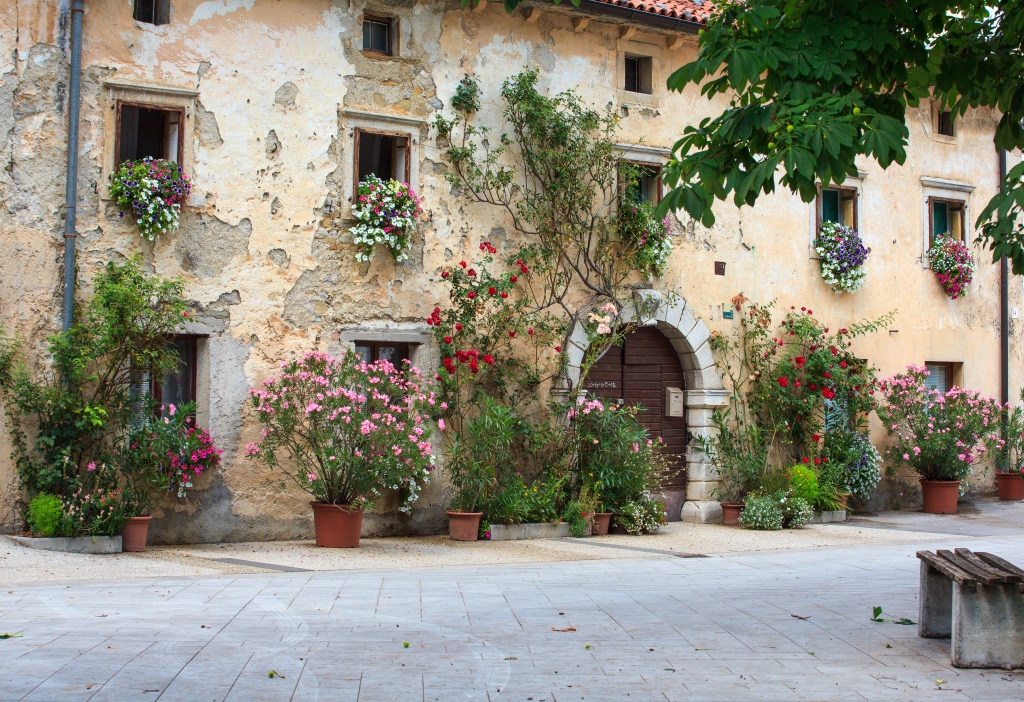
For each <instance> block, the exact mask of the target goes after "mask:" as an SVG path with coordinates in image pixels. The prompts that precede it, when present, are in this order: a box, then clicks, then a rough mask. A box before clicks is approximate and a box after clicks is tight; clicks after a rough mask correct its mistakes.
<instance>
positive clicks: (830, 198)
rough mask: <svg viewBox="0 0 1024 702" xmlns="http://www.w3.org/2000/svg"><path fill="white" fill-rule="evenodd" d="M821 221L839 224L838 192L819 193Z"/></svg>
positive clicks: (826, 191) (825, 191) (823, 191)
mask: <svg viewBox="0 0 1024 702" xmlns="http://www.w3.org/2000/svg"><path fill="white" fill-rule="evenodd" d="M821 221H822V222H836V223H837V224H838V223H841V220H840V219H839V191H838V190H822V191H821Z"/></svg>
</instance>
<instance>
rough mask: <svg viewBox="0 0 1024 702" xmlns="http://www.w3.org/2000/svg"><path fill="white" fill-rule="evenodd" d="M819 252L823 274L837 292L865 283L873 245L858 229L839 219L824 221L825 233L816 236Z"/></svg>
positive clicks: (822, 227) (853, 291)
mask: <svg viewBox="0 0 1024 702" xmlns="http://www.w3.org/2000/svg"><path fill="white" fill-rule="evenodd" d="M814 250H815V251H817V252H818V263H819V264H820V265H821V278H822V280H824V281H825V282H826V283H828V286H829V287H830V288H832V291H833V292H835V293H836V294H842V293H844V292H848V293H855V292H857V291H858V290H860V288H861V286H862V285H863V284H864V277H865V276H866V275H867V271H865V270H864V262H865V261H867V258H868V254H869V253H870V252H871V249H868V248H867V247H866V246H864V243H863V242H862V241H861V239H860V234H858V233H857V231H856V230H855V229H852V228H850V227H847V226H846V225H843V224H838V223H836V222H825V223H824V224H822V225H821V234H820V235H819V236H818V238H817V239H815V240H814Z"/></svg>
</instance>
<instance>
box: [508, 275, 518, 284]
mask: <svg viewBox="0 0 1024 702" xmlns="http://www.w3.org/2000/svg"><path fill="white" fill-rule="evenodd" d="M508 279H509V282H511V283H514V282H516V281H517V280H519V277H518V276H515V275H511V276H509V278H508Z"/></svg>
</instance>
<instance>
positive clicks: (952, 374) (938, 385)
mask: <svg viewBox="0 0 1024 702" xmlns="http://www.w3.org/2000/svg"><path fill="white" fill-rule="evenodd" d="M924 367H925V368H926V369H927V370H928V377H927V378H925V381H924V384H925V387H926V388H927V389H928V390H938V391H939V392H941V393H947V392H949V391H950V390H951V389H952V388H953V386H954V385H959V384H960V382H961V380H960V375H961V373H962V372H963V364H962V363H949V362H945V361H928V362H926V363H925V365H924Z"/></svg>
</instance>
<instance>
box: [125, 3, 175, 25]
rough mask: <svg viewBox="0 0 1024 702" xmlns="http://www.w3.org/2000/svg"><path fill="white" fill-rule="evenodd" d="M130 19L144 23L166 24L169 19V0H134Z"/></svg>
mask: <svg viewBox="0 0 1024 702" xmlns="http://www.w3.org/2000/svg"><path fill="white" fill-rule="evenodd" d="M132 19H133V20H135V21H136V22H145V23H146V24H167V23H168V22H170V21H171V0H135V3H134V7H133V9H132Z"/></svg>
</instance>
